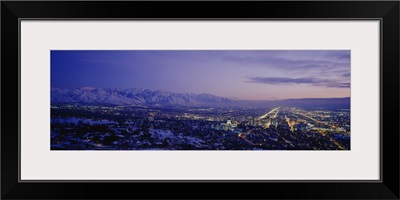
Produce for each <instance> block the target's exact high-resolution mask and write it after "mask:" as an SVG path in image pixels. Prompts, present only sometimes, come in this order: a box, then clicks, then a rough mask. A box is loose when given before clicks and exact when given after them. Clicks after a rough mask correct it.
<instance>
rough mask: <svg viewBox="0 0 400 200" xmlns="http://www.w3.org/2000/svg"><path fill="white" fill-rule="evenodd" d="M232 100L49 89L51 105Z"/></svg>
mask: <svg viewBox="0 0 400 200" xmlns="http://www.w3.org/2000/svg"><path fill="white" fill-rule="evenodd" d="M233 102H234V100H231V99H228V98H224V97H218V96H214V95H211V94H205V93H203V94H192V93H185V94H182V93H173V92H168V91H161V90H157V91H152V90H144V89H137V88H133V89H100V88H91V87H83V88H74V89H61V88H51V103H52V104H54V103H82V104H112V105H157V104H158V105H188V106H195V105H198V106H201V105H226V104H230V103H233Z"/></svg>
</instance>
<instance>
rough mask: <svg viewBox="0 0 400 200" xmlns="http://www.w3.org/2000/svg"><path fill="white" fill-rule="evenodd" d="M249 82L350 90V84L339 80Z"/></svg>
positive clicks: (256, 79)
mask: <svg viewBox="0 0 400 200" xmlns="http://www.w3.org/2000/svg"><path fill="white" fill-rule="evenodd" d="M247 82H250V83H262V84H270V85H296V84H307V85H312V86H318V87H329V88H350V83H348V82H341V81H337V80H329V79H319V78H288V77H259V76H258V77H251V78H249V80H247Z"/></svg>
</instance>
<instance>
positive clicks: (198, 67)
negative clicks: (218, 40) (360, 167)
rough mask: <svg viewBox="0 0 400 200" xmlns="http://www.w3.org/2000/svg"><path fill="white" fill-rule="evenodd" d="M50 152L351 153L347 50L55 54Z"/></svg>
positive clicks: (83, 52) (127, 51)
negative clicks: (292, 151) (201, 151)
mask: <svg viewBox="0 0 400 200" xmlns="http://www.w3.org/2000/svg"><path fill="white" fill-rule="evenodd" d="M50 59H51V62H50V63H51V65H50V71H51V74H50V79H51V81H50V86H51V88H50V90H51V91H50V96H51V105H50V107H51V119H50V141H51V145H50V149H51V150H147V151H166V150H215V151H217V150H225V151H226V150H253V151H254V150H264V151H265V150H350V98H351V97H350V91H351V90H350V85H351V81H350V60H351V51H350V50H52V51H51V57H50Z"/></svg>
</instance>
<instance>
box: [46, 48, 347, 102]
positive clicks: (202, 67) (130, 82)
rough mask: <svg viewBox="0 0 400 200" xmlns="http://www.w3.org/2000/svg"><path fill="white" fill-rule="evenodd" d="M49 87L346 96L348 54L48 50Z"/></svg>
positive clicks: (256, 97) (252, 97)
mask: <svg viewBox="0 0 400 200" xmlns="http://www.w3.org/2000/svg"><path fill="white" fill-rule="evenodd" d="M51 86H52V87H60V88H77V87H88V86H89V87H96V88H121V89H125V88H143V89H150V90H167V91H171V92H179V93H209V94H214V95H217V96H223V97H229V98H236V99H246V100H271V99H288V98H328V97H349V96H350V51H349V50H132V51H125V50H124V51H59V50H57V51H51Z"/></svg>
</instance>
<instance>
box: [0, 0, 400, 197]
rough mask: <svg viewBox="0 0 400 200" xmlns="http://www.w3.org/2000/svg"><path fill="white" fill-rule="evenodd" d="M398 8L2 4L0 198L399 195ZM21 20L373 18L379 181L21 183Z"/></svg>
mask: <svg viewBox="0 0 400 200" xmlns="http://www.w3.org/2000/svg"><path fill="white" fill-rule="evenodd" d="M399 8H400V3H399V1H348V2H346V1H281V2H277V1H254V2H239V1H232V2H228V1H220V2H211V1H202V2H184V1H175V2H167V1H160V2H156V1H147V2H139V1H115V2H112V1H59V2H53V1H2V2H1V50H2V51H1V198H2V199H86V198H88V199H122V198H135V199H150V198H151V199H164V198H165V199H167V198H168V199H182V198H185V199H195V198H196V199H203V198H218V199H238V198H239V199H254V198H258V199H260V198H262V199H264V198H265V199H399V197H400V195H399V150H400V149H399V91H400V89H399V66H400V65H399V24H400V23H399ZM20 19H150V20H151V19H177V20H196V19H202V20H213V19H228V20H229V19H237V20H240V19H247V20H249V19H261V20H262V19H266V20H268V19H314V20H319V19H336V20H348V19H379V20H381V22H382V23H381V82H382V83H381V101H380V102H381V110H380V112H381V136H382V137H381V146H382V149H381V150H382V151H381V152H382V154H381V170H382V171H381V175H382V180H381V181H378V182H369V181H357V182H341V181H338V182H336V181H335V182H312V181H310V182H303V181H291V182H288V181H274V182H268V181H144V182H129V181H127V182H101V183H99V182H96V181H87V182H85V181H81V182H77V181H60V182H44V183H43V182H41V183H39V182H20V181H19V165H18V163H19V148H20V146H19V138H18V132H19V130H20V127H19V125H20V124H19V114H20V111H21V107H20V98H21V97H20V82H19V81H20V80H19V78H18V77H20V75H19V62H20V61H19V47H20V44H19V23H20ZM366 156H368V155H366ZM146 188H153V189H154V191H156V192H151V193H147V192H146V191H147V190H146ZM256 188H257V189H258V191H257V189H256ZM260 188H261V190H260ZM180 191H185V192H180ZM246 191H247V192H246ZM188 195H189V196H188Z"/></svg>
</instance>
